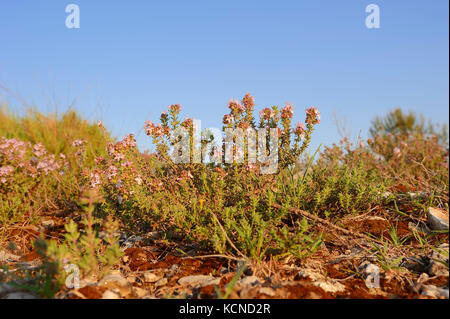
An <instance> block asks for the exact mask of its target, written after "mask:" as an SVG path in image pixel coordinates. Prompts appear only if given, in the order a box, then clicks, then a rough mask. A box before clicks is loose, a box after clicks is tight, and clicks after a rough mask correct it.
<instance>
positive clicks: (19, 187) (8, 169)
mask: <svg viewBox="0 0 450 319" xmlns="http://www.w3.org/2000/svg"><path fill="white" fill-rule="evenodd" d="M66 164H67V163H66V161H65V159H64V156H62V157H61V156H60V157H56V156H55V155H53V154H48V152H47V150H46V149H45V148H44V146H43V145H42V144H40V143H38V144H34V145H33V144H31V143H29V142H23V141H20V140H18V139H15V138H13V139H6V138H3V137H1V138H0V221H1V224H5V225H6V224H9V223H14V222H16V221H19V220H21V218H22V217H23V216H26V215H30V213H31V212H32V211H33V210H34V209H36V207H35V206H39V205H40V204H41V203H44V204H45V203H46V202H47V200H46V198H48V196H47V195H46V192H47V191H51V189H52V188H53V189H55V188H56V187H57V183H58V182H57V181H58V179H60V178H59V177H58V175H61V174H63V169H64V168H65V166H66ZM29 217H31V216H29Z"/></svg>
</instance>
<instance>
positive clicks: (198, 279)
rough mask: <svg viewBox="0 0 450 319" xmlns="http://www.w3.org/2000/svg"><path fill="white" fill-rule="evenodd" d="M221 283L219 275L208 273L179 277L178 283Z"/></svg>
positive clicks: (202, 284)
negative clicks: (209, 274) (214, 275)
mask: <svg viewBox="0 0 450 319" xmlns="http://www.w3.org/2000/svg"><path fill="white" fill-rule="evenodd" d="M219 283H220V278H219V277H217V278H216V277H213V276H206V275H194V276H186V277H182V278H180V279H178V284H180V285H190V286H200V287H204V286H209V285H218V284H219Z"/></svg>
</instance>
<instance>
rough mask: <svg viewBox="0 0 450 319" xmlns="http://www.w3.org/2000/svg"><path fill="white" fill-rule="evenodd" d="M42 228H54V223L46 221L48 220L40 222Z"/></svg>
mask: <svg viewBox="0 0 450 319" xmlns="http://www.w3.org/2000/svg"><path fill="white" fill-rule="evenodd" d="M41 224H42V226H44V227H45V228H52V227H54V226H55V221H54V220H53V219H48V220H44V221H42V223H41Z"/></svg>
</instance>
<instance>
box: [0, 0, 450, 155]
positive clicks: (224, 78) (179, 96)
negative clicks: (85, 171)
mask: <svg viewBox="0 0 450 319" xmlns="http://www.w3.org/2000/svg"><path fill="white" fill-rule="evenodd" d="M69 3H75V4H77V5H78V6H79V8H80V29H68V28H66V26H65V20H66V16H67V15H68V14H67V13H66V12H65V7H66V5H68V4H69ZM371 3H375V4H377V5H379V7H380V22H381V25H380V26H381V27H380V28H379V29H368V28H366V26H365V19H366V16H367V13H366V12H365V8H366V6H367V5H368V4H371ZM448 6H449V4H448V1H447V0H433V1H428V2H427V1H423V0H421V1H417V0H409V1H405V0H396V1H392V0H389V1H374V0H368V1H364V0H348V1H335V0H314V1H313V0H308V1H306V0H304V1H300V0H295V1H283V0H280V1H262V0H258V1H250V0H239V1H234V0H229V1H211V0H209V1H197V0H192V1H186V0H185V1H174V0H172V1H101V0H96V1H92V0H90V1H88V0H77V1H76V0H72V1H62V0H58V1H56V0H55V1H50V0H40V1H23V0H15V1H2V2H1V3H0V84H2V85H4V86H6V87H8V88H9V89H10V90H11V91H13V92H16V93H18V94H19V95H20V96H21V97H22V98H23V99H25V100H26V101H27V102H28V103H29V104H31V105H35V106H36V107H37V108H38V109H40V110H42V111H53V110H54V109H55V107H58V109H59V110H64V109H65V108H67V105H69V104H71V103H72V101H73V100H74V99H76V104H75V108H76V109H78V110H80V112H81V113H82V114H83V115H85V116H86V117H88V118H90V119H92V120H98V119H101V120H103V121H104V123H105V125H106V126H107V127H109V128H110V129H111V130H112V131H113V133H114V134H115V135H116V136H118V137H121V136H123V135H125V134H127V133H134V134H136V136H137V138H138V142H139V144H140V145H141V147H147V146H149V145H150V141H149V138H148V137H146V136H145V134H144V132H143V130H142V127H143V123H144V121H145V120H146V119H149V120H152V121H156V120H157V119H158V117H159V114H160V113H161V112H162V111H163V110H164V109H166V107H167V106H168V105H170V104H174V103H180V104H182V106H183V116H184V115H189V116H192V117H194V118H196V119H200V120H201V121H202V126H203V127H220V122H221V119H222V116H223V114H225V113H226V112H228V110H227V108H226V104H227V102H228V101H229V99H230V98H241V97H242V96H243V95H244V94H245V93H246V92H250V93H251V94H252V95H254V97H255V99H256V105H257V108H258V109H260V108H263V107H266V106H271V105H283V104H284V103H285V102H286V101H290V102H291V103H293V104H294V106H295V111H296V114H295V115H294V121H295V122H296V121H303V120H304V109H305V108H306V107H310V106H317V107H319V110H320V111H321V113H322V123H321V124H320V125H319V126H318V128H317V130H316V132H315V135H314V136H313V144H312V145H313V148H314V147H315V146H317V145H319V143H324V144H330V143H332V142H335V141H337V140H338V139H339V136H338V134H337V129H336V125H335V123H334V113H335V112H336V113H337V114H338V117H339V118H341V120H342V119H343V118H346V119H347V126H348V127H349V128H351V132H352V135H353V137H356V136H357V135H358V134H359V133H360V132H361V134H362V136H366V133H367V131H368V127H369V125H370V121H371V119H372V118H373V117H374V116H375V115H378V114H383V113H385V112H386V111H387V110H389V109H392V108H394V107H397V106H400V107H403V108H405V109H411V110H414V111H417V112H420V113H423V114H425V115H426V116H428V117H431V118H432V119H434V120H435V121H440V122H444V123H448V116H449V91H448V85H449V73H448V72H449V51H448V50H449V42H448V41H449V34H448V32H449V31H448V27H449V16H448V11H449V8H448ZM0 97H1V98H2V99H3V101H7V102H8V103H9V104H10V105H11V107H12V108H14V109H20V107H21V103H20V101H19V100H18V99H16V98H14V97H13V96H11V95H10V94H8V93H5V92H0Z"/></svg>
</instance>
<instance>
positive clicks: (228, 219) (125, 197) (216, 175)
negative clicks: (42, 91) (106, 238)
mask: <svg viewBox="0 0 450 319" xmlns="http://www.w3.org/2000/svg"><path fill="white" fill-rule="evenodd" d="M254 106H255V105H254V99H253V97H252V96H251V95H250V94H247V95H246V96H245V97H244V98H243V100H242V101H241V102H238V101H236V100H231V101H230V102H229V104H228V107H229V109H230V113H229V114H226V115H225V116H224V118H223V123H224V126H223V130H224V131H225V130H226V129H227V128H228V129H236V128H240V129H242V130H246V129H248V128H253V129H260V128H263V129H269V128H273V129H276V132H277V134H278V135H277V143H278V149H279V150H280V152H279V154H278V155H279V164H280V165H279V172H281V170H283V169H284V168H285V167H287V166H289V165H294V163H295V160H296V158H297V157H299V156H300V155H301V154H302V153H303V152H304V150H305V149H306V148H307V146H308V144H309V142H310V139H311V133H312V131H313V129H314V126H315V125H316V124H319V123H320V113H319V112H318V110H317V108H310V109H307V111H306V120H305V123H304V124H303V123H302V124H300V123H298V124H297V126H296V127H294V128H292V124H291V121H292V117H293V107H292V105H290V104H289V103H288V104H286V106H285V107H283V108H281V109H279V108H278V107H276V106H274V107H272V108H266V109H263V110H262V111H261V112H260V119H259V123H258V124H256V120H255V118H254V115H253V113H254ZM180 112H181V106H180V105H178V104H175V105H171V106H169V108H168V110H167V112H163V113H162V114H161V117H160V121H161V122H160V123H158V124H155V123H152V122H150V121H147V122H146V123H145V130H146V133H147V135H149V136H151V137H152V138H153V142H154V143H155V144H156V150H157V157H152V163H151V164H149V163H146V162H145V161H144V159H143V156H142V155H139V154H138V153H137V152H136V149H135V145H134V142H133V143H129V142H128V141H129V140H130V137H126V138H125V139H124V141H122V142H118V143H117V144H114V145H110V146H109V148H108V156H107V157H106V158H101V159H97V162H98V163H99V164H101V165H99V167H100V168H99V170H97V171H95V172H93V173H91V175H90V185H91V187H99V186H100V185H101V187H102V189H103V191H104V192H105V198H109V199H112V201H111V202H113V203H114V205H112V204H111V202H109V203H105V204H104V206H103V207H104V209H105V211H107V212H113V211H119V212H121V213H120V214H119V215H121V216H122V217H124V216H126V219H128V221H133V220H139V222H140V223H145V224H147V225H152V226H154V227H159V228H160V229H162V230H167V231H169V233H170V232H176V233H178V234H181V235H183V236H185V237H187V238H189V239H191V240H195V241H198V242H201V243H203V244H205V245H206V246H209V247H212V248H214V249H215V250H216V251H219V252H227V251H230V246H229V243H228V242H227V239H226V238H227V237H228V238H231V239H232V240H233V242H234V243H235V245H236V246H237V247H238V249H240V250H242V252H243V253H245V254H247V255H249V256H252V257H255V258H263V257H264V256H266V255H267V254H275V255H280V256H284V255H286V254H288V255H295V256H298V257H300V256H304V255H305V254H308V253H311V252H312V251H314V249H315V248H317V245H318V243H320V236H317V234H316V235H315V234H313V233H310V234H309V235H311V236H309V235H308V233H309V227H308V224H307V223H306V224H305V222H303V223H302V224H301V225H300V224H295V225H291V226H286V225H285V223H284V221H283V218H284V216H285V215H286V213H287V212H286V211H277V210H274V209H272V208H271V207H270V203H271V201H272V200H273V199H274V196H273V193H272V191H271V188H272V187H274V183H275V184H277V183H278V185H277V187H279V188H281V187H282V184H283V181H281V180H277V178H276V174H275V175H264V174H262V175H261V174H259V172H258V166H259V164H252V163H249V161H248V159H249V155H248V148H247V146H248V144H249V140H248V138H247V137H244V146H245V147H244V150H243V152H244V161H243V163H238V162H236V161H235V160H234V161H233V162H232V163H226V161H225V156H224V155H225V154H224V149H223V148H221V147H220V146H219V147H218V148H217V149H216V150H218V152H217V153H215V152H211V154H205V152H204V151H202V150H201V149H200V151H199V153H200V154H201V160H202V161H203V160H204V159H205V157H206V155H210V156H212V155H215V156H217V155H218V156H219V161H216V162H207V163H206V164H203V163H199V162H195V161H194V154H195V152H194V151H195V150H196V148H197V150H198V149H199V148H200V147H201V146H204V145H205V139H208V138H209V137H210V135H209V134H207V133H208V132H207V131H204V132H201V134H196V133H195V130H196V129H197V127H196V123H195V122H194V121H193V119H191V118H188V117H186V118H185V119H184V120H181V119H180ZM179 128H185V129H186V130H187V132H188V133H189V135H188V138H189V146H188V147H189V151H190V152H189V161H188V162H187V163H179V164H177V163H175V162H174V161H173V158H172V157H171V156H170V149H171V148H172V147H173V145H174V144H175V143H177V142H179V137H177V136H174V135H171V132H173V131H175V130H177V129H179ZM131 138H132V137H131ZM210 141H211V140H210ZM214 142H215V143H216V145H217V144H221V143H222V141H221V140H215V141H214ZM266 146H267V148H270V145H269V143H267V145H266ZM237 150H238V148H237V146H236V145H234V146H233V151H234V153H233V155H234V156H235V155H236V153H237ZM216 159H217V157H216ZM224 162H225V163H224ZM113 206H114V207H113ZM280 228H282V229H283V232H282V233H280V232H279V231H278V230H279V229H280ZM224 231H225V233H224ZM280 236H281V237H280ZM288 237H289V238H290V240H289V241H285V239H286V238H288ZM282 238H284V239H282ZM280 241H282V242H284V243H285V245H284V246H283V247H282V248H280V247H278V244H279V242H280ZM234 253H236V252H234Z"/></svg>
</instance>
